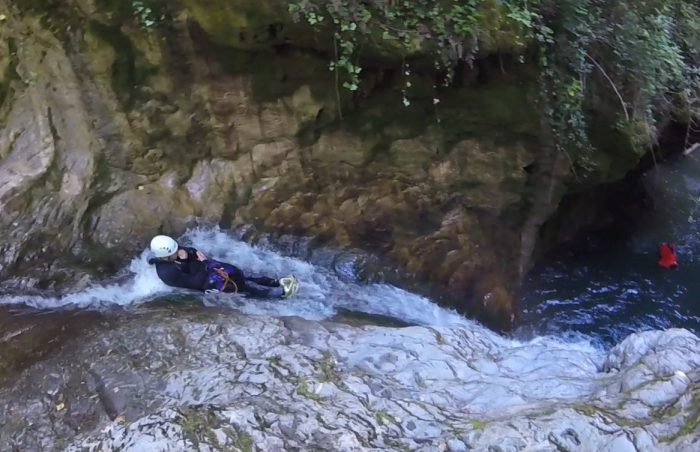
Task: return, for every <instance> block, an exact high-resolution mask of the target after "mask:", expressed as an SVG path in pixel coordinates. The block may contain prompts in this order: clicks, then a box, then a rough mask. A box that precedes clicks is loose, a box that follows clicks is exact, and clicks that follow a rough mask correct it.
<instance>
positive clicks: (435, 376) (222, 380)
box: [0, 306, 700, 451]
mask: <svg viewBox="0 0 700 452" xmlns="http://www.w3.org/2000/svg"><path fill="white" fill-rule="evenodd" d="M699 345H700V339H698V338H697V337H696V336H694V335H692V334H690V333H688V332H687V331H684V330H669V331H667V332H650V333H642V334H639V335H634V336H631V337H630V338H628V339H627V340H626V341H624V342H623V343H622V344H620V345H619V346H618V347H616V348H615V349H613V350H612V351H610V352H609V353H608V354H606V353H604V352H601V351H597V350H594V349H589V348H585V347H575V346H572V345H570V344H561V343H557V342H553V341H549V340H546V339H539V340H536V341H533V342H530V343H517V342H513V341H510V340H507V339H504V338H502V337H500V336H497V335H494V334H493V333H491V332H489V331H487V330H485V329H483V328H480V327H478V326H474V327H473V328H468V327H463V328H454V329H450V328H427V327H406V328H388V327H380V326H362V327H356V326H349V325H343V324H338V323H333V322H316V321H309V320H303V319H300V318H297V317H285V318H279V319H273V318H265V317H254V316H243V315H241V314H237V313H235V312H233V311H231V310H224V309H215V308H212V309H201V308H197V307H186V308H177V309H174V308H171V307H162V306H156V307H151V308H143V309H140V310H139V311H138V312H131V313H130V314H119V315H116V314H115V315H113V316H112V320H111V321H110V323H109V326H108V327H104V328H93V329H90V330H88V331H86V332H85V333H84V334H83V335H82V336H81V337H80V338H79V339H77V340H73V341H71V342H68V343H65V344H64V345H63V346H62V347H60V348H59V349H57V350H54V351H53V352H52V353H50V354H48V355H47V356H46V357H45V359H44V360H43V361H39V362H35V363H33V364H31V365H30V366H29V367H27V368H25V369H24V370H22V371H21V372H19V373H18V374H16V376H14V377H13V378H10V379H9V380H7V381H5V382H4V383H3V385H2V387H0V418H2V419H3V420H4V422H3V424H2V426H0V450H3V451H4V450H8V451H9V450H13V449H14V450H17V449H19V450H59V449H60V450H64V449H67V450H76V451H77V450H81V451H82V450H236V449H237V450H265V451H268V450H302V449H307V450H308V449H309V448H313V449H315V450H371V449H383V450H387V449H388V450H406V449H408V450H425V451H428V450H431V451H432V450H455V451H457V450H469V449H470V448H473V449H476V450H487V449H489V447H494V448H499V449H493V450H521V449H523V448H531V449H537V450H694V447H695V446H697V444H694V443H693V442H694V441H697V432H696V430H697V414H698V405H697V400H698V399H699V398H700V393H699V392H698V391H699V389H698V383H699V382H700V372H698V370H699V369H700V347H698V346H699Z"/></svg>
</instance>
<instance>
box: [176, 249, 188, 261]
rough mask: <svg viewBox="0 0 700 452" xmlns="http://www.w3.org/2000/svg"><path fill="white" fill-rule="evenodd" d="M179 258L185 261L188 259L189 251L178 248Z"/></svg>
mask: <svg viewBox="0 0 700 452" xmlns="http://www.w3.org/2000/svg"><path fill="white" fill-rule="evenodd" d="M177 258H178V259H180V260H182V261H184V260H186V259H187V251H185V250H183V249H179V250H177Z"/></svg>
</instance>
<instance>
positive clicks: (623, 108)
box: [585, 53, 630, 122]
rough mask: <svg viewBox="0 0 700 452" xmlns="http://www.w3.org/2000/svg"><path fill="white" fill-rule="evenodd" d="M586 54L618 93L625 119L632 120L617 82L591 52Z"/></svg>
mask: <svg viewBox="0 0 700 452" xmlns="http://www.w3.org/2000/svg"><path fill="white" fill-rule="evenodd" d="M585 55H586V58H588V59H589V60H591V62H592V63H593V64H594V65H595V67H597V68H598V70H599V71H600V72H601V73H602V74H603V76H604V77H605V79H606V80H607V81H608V82H610V86H612V89H613V90H615V94H617V98H618V99H620V105H621V106H622V111H623V112H624V113H625V119H626V120H627V121H628V122H629V120H630V115H629V113H628V112H627V105H626V104H625V100H624V99H623V98H622V94H620V91H619V90H618V89H617V86H615V83H614V82H613V81H612V79H611V78H610V76H609V75H608V74H607V73H606V72H605V70H604V69H603V67H602V66H601V65H600V64H598V62H597V61H596V60H594V59H593V58H592V57H591V56H590V55H589V54H587V53H586V54H585Z"/></svg>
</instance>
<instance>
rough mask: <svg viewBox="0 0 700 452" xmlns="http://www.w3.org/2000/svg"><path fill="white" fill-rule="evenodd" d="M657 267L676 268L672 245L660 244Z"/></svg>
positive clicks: (676, 263) (676, 260)
mask: <svg viewBox="0 0 700 452" xmlns="http://www.w3.org/2000/svg"><path fill="white" fill-rule="evenodd" d="M659 267H661V268H666V269H675V268H677V267H678V257H677V256H676V252H675V250H674V246H673V244H670V245H669V244H668V243H662V244H661V246H660V247H659Z"/></svg>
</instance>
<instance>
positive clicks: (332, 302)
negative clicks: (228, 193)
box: [0, 228, 597, 353]
mask: <svg viewBox="0 0 700 452" xmlns="http://www.w3.org/2000/svg"><path fill="white" fill-rule="evenodd" d="M180 243H181V244H182V245H190V246H194V247H195V248H197V249H199V250H201V251H203V252H204V253H205V254H207V256H208V257H209V258H212V259H216V260H220V261H223V262H229V263H232V264H234V265H236V266H238V267H240V268H242V269H243V270H244V271H246V272H248V273H252V274H260V275H266V276H272V277H281V276H285V275H288V274H295V275H296V276H297V277H298V278H299V280H300V281H301V285H300V290H299V292H298V294H297V295H296V296H295V297H294V299H292V300H287V301H279V300H256V299H248V298H245V297H242V296H234V295H224V294H220V295H203V294H202V295H199V293H197V292H189V291H184V290H180V289H173V288H170V287H167V286H166V285H165V284H163V283H162V282H161V281H160V279H159V278H158V276H157V275H156V272H155V267H154V266H152V265H149V264H148V258H149V256H150V254H149V252H148V251H143V252H142V253H141V254H140V255H139V256H137V257H135V258H134V259H133V260H132V261H131V263H130V265H129V272H130V273H131V276H130V277H129V278H128V280H126V281H125V282H124V283H121V284H105V285H95V286H92V287H89V288H87V289H85V290H82V291H80V292H76V293H68V294H65V295H63V296H60V297H42V296H30V295H25V296H4V297H2V296H0V304H25V305H28V306H31V307H35V308H42V309H52V308H58V307H79V308H98V309H99V308H104V307H110V306H115V305H118V306H130V305H136V304H141V303H144V302H148V301H151V300H153V299H155V298H158V297H162V296H164V295H165V296H167V295H168V294H186V293H189V294H192V295H194V296H201V297H202V300H203V302H204V304H205V305H218V306H222V305H223V306H229V307H231V308H234V309H237V310H239V311H241V312H244V313H247V314H256V315H270V316H300V317H303V318H307V319H310V320H322V319H327V318H330V317H332V316H333V315H335V314H336V313H337V312H338V311H339V310H340V309H343V310H350V311H355V312H363V313H367V314H373V315H380V316H386V317H390V318H394V319H397V320H401V321H404V322H407V323H413V324H418V325H425V326H433V327H457V328H459V327H462V328H467V329H469V330H480V331H482V332H485V334H488V335H489V336H490V337H492V340H494V341H495V342H497V343H499V344H501V345H502V346H504V347H518V346H521V345H523V344H531V345H534V346H537V347H543V348H550V349H558V348H561V347H564V348H565V349H569V350H571V351H580V352H584V351H585V352H587V353H596V351H594V350H597V349H596V348H595V347H593V346H592V345H591V344H590V342H589V341H588V339H587V338H582V337H576V338H573V337H569V338H554V337H539V338H535V339H532V340H528V341H517V340H513V339H508V338H505V337H502V336H499V335H497V334H495V333H493V332H491V331H490V330H488V329H486V328H484V327H483V326H481V325H480V324H478V323H476V322H473V321H471V320H469V319H466V318H465V317H463V316H461V315H460V314H458V313H457V312H455V311H453V310H450V309H445V308H442V307H440V306H438V305H437V304H435V303H433V302H431V301H430V300H429V299H427V298H424V297H421V296H419V295H415V294H412V293H410V292H407V291H405V290H402V289H399V288H397V287H394V286H391V285H388V284H360V283H357V282H352V281H350V282H348V281H346V280H347V279H348V278H347V275H344V276H343V277H342V279H341V278H339V277H338V276H336V275H335V274H334V273H333V272H332V271H331V270H330V269H328V268H325V267H319V266H315V265H312V264H310V263H308V262H305V261H302V260H300V259H295V258H292V257H286V256H282V255H280V254H279V253H277V252H275V251H274V250H271V249H266V248H263V247H256V246H251V245H249V244H247V243H245V242H242V241H240V240H236V239H235V238H233V237H232V236H230V235H229V234H227V233H225V232H224V231H221V230H219V229H218V228H216V229H204V228H198V229H194V230H191V231H188V232H187V233H186V234H185V235H184V236H183V237H182V238H181V239H180Z"/></svg>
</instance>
